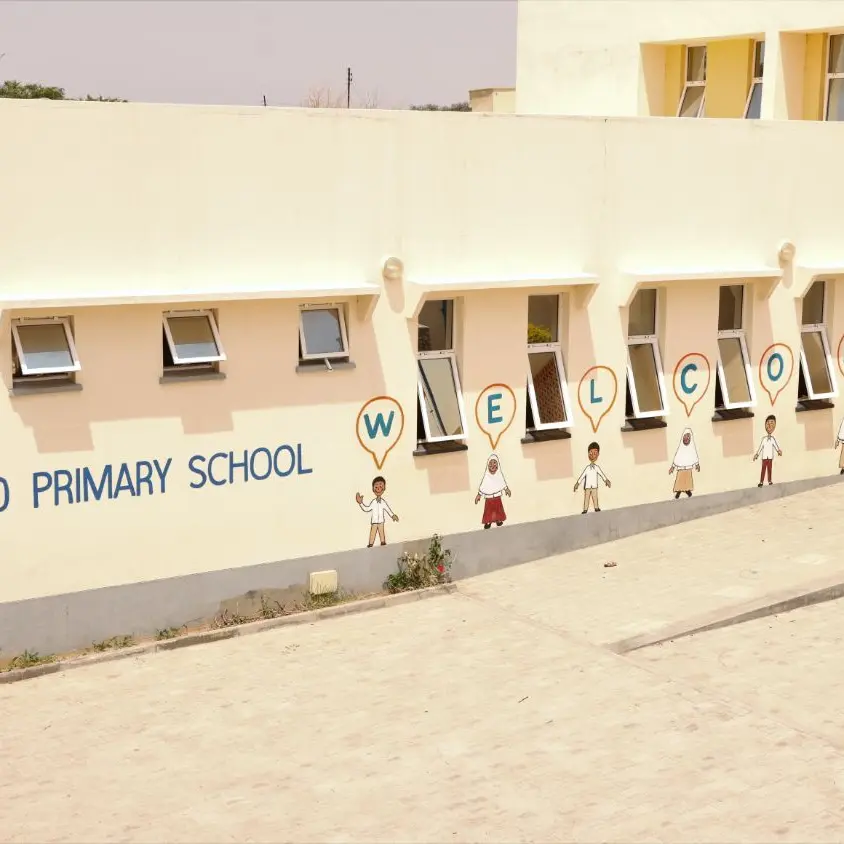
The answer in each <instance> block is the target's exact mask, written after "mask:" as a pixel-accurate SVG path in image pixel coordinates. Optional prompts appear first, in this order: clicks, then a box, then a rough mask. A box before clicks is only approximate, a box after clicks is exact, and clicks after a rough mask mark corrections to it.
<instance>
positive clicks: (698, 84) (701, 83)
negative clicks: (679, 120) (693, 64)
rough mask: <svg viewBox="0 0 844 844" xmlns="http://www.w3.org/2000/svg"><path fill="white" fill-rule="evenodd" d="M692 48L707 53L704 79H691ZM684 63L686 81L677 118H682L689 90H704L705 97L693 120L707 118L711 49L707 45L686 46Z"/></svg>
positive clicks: (704, 61) (702, 98) (704, 63)
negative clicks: (698, 48)
mask: <svg viewBox="0 0 844 844" xmlns="http://www.w3.org/2000/svg"><path fill="white" fill-rule="evenodd" d="M692 47H703V49H704V50H705V51H706V53H705V56H704V60H703V79H702V80H697V79H689V58H690V55H691V54H690V48H692ZM683 58H684V59H685V61H684V67H685V72H684V81H683V92H682V94H680V101H679V102H678V103H677V113H676V115H675V116H676V117H681V116H682V111H683V103H684V102H685V101H686V94H687V93H688V92H689V88H703V96H702V97H701V98H700V105H699V106H698V111H697V114H695V115H694V117H692V116H691V115H689V117H691V119H693V120H694V119H698V118H701V117H705V116H706V71H707V69H708V68H707V63H708V60H709V49H708V46H707V45H706V44H686V45H684V52H683Z"/></svg>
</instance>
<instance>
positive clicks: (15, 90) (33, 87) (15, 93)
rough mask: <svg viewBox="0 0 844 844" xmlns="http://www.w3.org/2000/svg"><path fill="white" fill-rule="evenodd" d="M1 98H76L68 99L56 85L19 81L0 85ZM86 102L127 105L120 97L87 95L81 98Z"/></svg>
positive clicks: (8, 80) (62, 89) (15, 80)
mask: <svg viewBox="0 0 844 844" xmlns="http://www.w3.org/2000/svg"><path fill="white" fill-rule="evenodd" d="M0 98H5V99H9V100H75V99H77V98H76V97H68V96H67V94H66V93H65V90H64V88H58V87H56V86H55V85H41V84H39V83H38V82H18V80H17V79H7V80H6V81H5V82H4V83H3V84H2V85H0ZM79 99H82V100H84V101H86V102H102V103H125V102H126V100H121V99H120V98H118V97H102V96H97V97H93V96H91V94H86V96H84V97H80V98H79Z"/></svg>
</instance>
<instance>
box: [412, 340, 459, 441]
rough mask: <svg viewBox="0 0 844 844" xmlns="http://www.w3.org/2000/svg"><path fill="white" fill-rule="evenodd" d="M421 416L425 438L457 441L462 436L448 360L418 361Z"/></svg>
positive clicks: (451, 371) (449, 361)
mask: <svg viewBox="0 0 844 844" xmlns="http://www.w3.org/2000/svg"><path fill="white" fill-rule="evenodd" d="M419 386H420V389H421V392H422V399H423V408H422V413H423V417H424V420H425V422H426V429H427V433H428V439H430V440H437V439H460V438H462V437H464V436H465V429H464V424H463V416H462V413H461V409H460V400H459V398H458V385H457V381H456V379H455V373H454V366H453V363H452V360H451V358H449V357H442V358H423V359H422V360H420V361H419Z"/></svg>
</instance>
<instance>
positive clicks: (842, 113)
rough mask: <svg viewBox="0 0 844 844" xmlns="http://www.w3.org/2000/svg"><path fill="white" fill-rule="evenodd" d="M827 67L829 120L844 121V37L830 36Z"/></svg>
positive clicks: (827, 116) (826, 114)
mask: <svg viewBox="0 0 844 844" xmlns="http://www.w3.org/2000/svg"><path fill="white" fill-rule="evenodd" d="M827 53H828V56H829V58H828V59H827V65H826V109H825V111H824V114H825V116H826V119H827V120H844V35H830V36H829V42H828V44H827Z"/></svg>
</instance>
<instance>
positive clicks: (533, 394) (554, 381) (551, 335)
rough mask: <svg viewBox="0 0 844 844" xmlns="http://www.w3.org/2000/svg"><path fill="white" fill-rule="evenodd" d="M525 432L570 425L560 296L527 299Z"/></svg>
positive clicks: (530, 297) (529, 297)
mask: <svg viewBox="0 0 844 844" xmlns="http://www.w3.org/2000/svg"><path fill="white" fill-rule="evenodd" d="M527 343H528V347H527V351H528V367H529V372H528V379H527V393H528V401H527V410H526V415H527V420H526V423H527V424H526V427H527V430H528V431H548V430H552V429H555V428H568V427H569V426H570V425H571V412H570V410H569V408H570V404H569V393H568V385H567V383H566V373H565V369H564V367H563V353H562V347H561V345H560V297H559V296H528V330H527Z"/></svg>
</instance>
